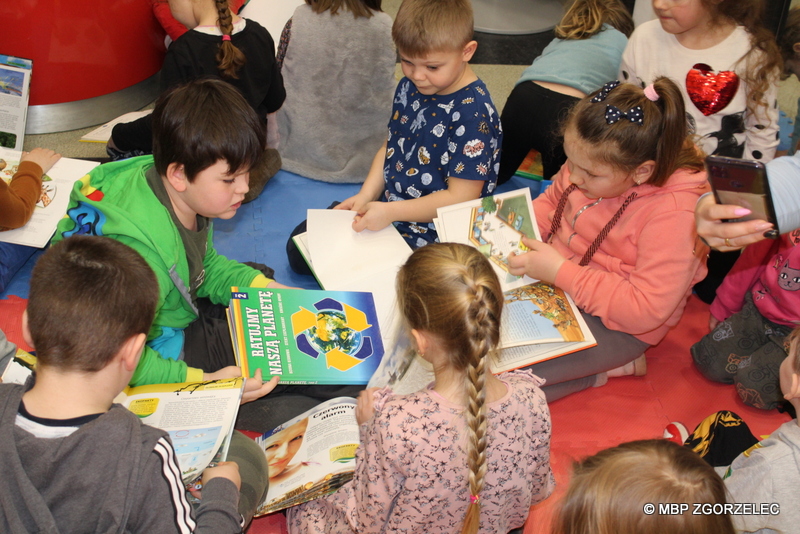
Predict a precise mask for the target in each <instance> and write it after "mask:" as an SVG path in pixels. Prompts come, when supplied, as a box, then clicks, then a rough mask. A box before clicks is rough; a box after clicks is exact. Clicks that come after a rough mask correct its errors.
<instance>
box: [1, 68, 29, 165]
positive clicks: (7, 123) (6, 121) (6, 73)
mask: <svg viewBox="0 0 800 534" xmlns="http://www.w3.org/2000/svg"><path fill="white" fill-rule="evenodd" d="M32 70H33V61H31V60H30V59H25V58H21V57H14V56H6V55H3V54H0V147H5V148H11V149H13V150H22V145H23V141H24V140H25V125H26V123H27V120H28V95H29V93H30V87H31V72H32Z"/></svg>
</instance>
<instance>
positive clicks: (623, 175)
mask: <svg viewBox="0 0 800 534" xmlns="http://www.w3.org/2000/svg"><path fill="white" fill-rule="evenodd" d="M564 150H565V152H566V154H567V162H566V163H565V164H564V166H563V167H561V170H560V171H559V173H558V174H557V175H556V176H555V178H554V179H553V185H552V186H551V187H549V188H548V189H547V190H546V191H545V192H544V193H542V194H541V195H539V197H538V198H536V200H534V201H533V207H534V211H535V213H536V222H537V223H538V225H539V230H540V231H541V234H542V237H543V241H537V240H535V239H527V238H523V243H524V244H525V245H527V246H528V248H529V249H530V251H529V252H526V253H524V254H521V255H519V256H512V257H511V258H510V259H509V266H510V267H511V269H510V271H511V273H512V274H517V275H519V274H523V273H525V274H528V275H529V276H531V277H533V278H536V279H539V280H543V281H545V282H550V283H552V284H555V285H556V286H558V287H560V288H561V289H563V290H564V291H566V292H567V293H569V294H570V295H571V296H572V298H573V299H574V300H575V303H576V304H577V305H578V307H579V308H581V310H582V312H583V317H584V319H586V322H587V324H588V325H589V328H590V329H591V331H592V333H593V334H594V337H595V338H596V340H597V346H596V347H593V348H590V349H586V350H582V351H579V352H575V353H573V354H568V355H566V356H562V357H560V358H555V359H552V360H548V361H545V362H540V363H537V364H534V365H532V366H531V367H530V369H531V370H532V371H533V372H534V373H536V374H537V375H538V376H541V377H542V378H544V379H545V380H546V381H547V386H546V387H545V388H544V391H545V393H546V395H547V400H548V401H549V402H552V401H553V400H555V399H558V398H560V397H563V396H564V395H567V394H569V393H573V392H575V391H580V390H582V389H584V388H587V387H590V386H593V385H594V386H597V385H602V384H604V383H605V380H606V379H607V377H608V376H621V375H624V374H643V371H644V365H642V364H643V363H644V351H645V350H646V349H647V348H648V347H650V346H651V345H655V344H657V343H658V342H659V341H661V340H662V339H663V338H664V336H666V335H667V332H668V331H669V329H670V328H672V327H673V326H675V325H676V324H677V323H678V321H679V320H680V318H681V315H683V310H684V308H685V306H686V301H687V299H688V298H689V295H690V294H691V291H692V285H693V284H695V283H696V282H697V281H699V280H702V278H703V276H705V273H706V255H707V253H708V247H707V246H706V245H705V244H704V243H703V242H702V241H701V240H700V239H699V238H698V237H697V232H696V231H695V225H694V207H695V204H696V202H697V199H698V198H699V197H700V195H702V194H703V193H705V192H706V191H708V184H707V182H706V173H705V171H704V170H703V159H702V154H701V153H700V151H699V150H698V149H697V148H696V147H695V146H694V144H693V143H692V142H691V140H690V138H689V137H688V132H687V123H686V112H685V108H684V105H683V98H682V97H681V93H680V90H679V89H678V87H677V85H675V83H673V82H672V81H671V80H669V79H668V78H663V77H662V78H658V79H656V81H655V82H654V83H653V84H652V85H649V86H647V87H645V88H644V89H642V88H641V87H639V86H637V85H633V84H619V82H609V83H607V84H606V85H605V86H604V87H603V88H602V89H600V90H599V91H597V92H595V93H593V94H592V95H590V96H587V97H586V98H584V99H583V100H581V101H580V102H578V104H576V106H575V107H574V108H573V110H572V113H571V114H570V116H569V118H568V119H567V121H566V124H565V126H564Z"/></svg>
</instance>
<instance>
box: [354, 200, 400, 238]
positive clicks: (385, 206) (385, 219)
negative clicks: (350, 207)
mask: <svg viewBox="0 0 800 534" xmlns="http://www.w3.org/2000/svg"><path fill="white" fill-rule="evenodd" d="M357 211H358V215H356V216H355V218H354V219H353V230H355V231H356V232H360V231H361V230H372V231H373V232H377V231H378V230H383V229H384V228H386V227H387V226H389V225H390V224H392V222H394V218H392V215H391V214H390V213H389V203H388V202H377V201H375V202H370V203H368V204H367V205H366V206H364V208H363V209H361V210H357Z"/></svg>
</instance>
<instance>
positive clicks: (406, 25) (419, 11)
mask: <svg viewBox="0 0 800 534" xmlns="http://www.w3.org/2000/svg"><path fill="white" fill-rule="evenodd" d="M473 31H474V23H473V17H472V4H471V3H470V1H469V0H403V3H402V4H400V9H399V10H398V11H397V16H396V17H395V19H394V24H393V25H392V39H394V44H395V46H396V47H397V49H398V50H399V51H400V53H401V54H405V55H408V56H410V57H413V58H418V57H423V56H426V55H428V54H431V53H436V52H451V51H461V50H462V49H463V48H464V47H465V46H466V44H467V43H468V42H470V41H471V40H472V36H473Z"/></svg>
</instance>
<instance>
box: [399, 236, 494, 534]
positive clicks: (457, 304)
mask: <svg viewBox="0 0 800 534" xmlns="http://www.w3.org/2000/svg"><path fill="white" fill-rule="evenodd" d="M397 293H398V300H399V305H400V310H401V311H402V313H403V316H404V317H405V319H406V322H407V323H408V327H409V328H413V329H417V330H422V331H425V332H428V333H430V334H433V335H434V336H436V338H437V339H438V340H439V341H440V342H441V343H442V345H443V348H444V350H445V351H446V352H447V354H448V355H449V356H450V362H451V364H452V367H453V368H454V369H456V370H458V371H463V372H464V375H465V378H466V380H465V392H464V396H465V398H466V404H467V408H466V410H465V412H464V418H465V421H466V426H467V443H468V446H467V466H468V468H469V475H468V484H469V495H470V497H469V499H470V503H469V505H468V508H467V514H466V517H465V519H464V525H463V527H462V531H461V532H462V534H474V533H476V532H477V531H478V528H479V526H480V509H481V504H480V494H481V491H482V490H483V485H484V480H485V478H486V449H487V445H488V435H487V416H486V378H487V373H489V372H490V370H489V362H490V358H491V356H492V355H493V354H494V351H495V350H496V348H497V344H498V343H499V342H500V316H501V312H502V307H503V292H502V290H501V289H500V282H499V281H498V279H497V275H496V274H495V273H494V270H493V269H492V266H491V264H490V263H489V261H488V260H487V259H486V258H485V257H484V256H483V255H482V254H481V253H480V252H478V251H477V250H476V249H474V248H472V247H469V246H467V245H460V244H456V243H434V244H431V245H427V246H425V247H422V248H420V249H417V250H416V251H415V252H414V253H413V254H412V255H411V257H410V258H409V259H408V261H407V262H406V264H405V265H404V266H403V267H402V268H401V269H400V272H399V273H398V276H397Z"/></svg>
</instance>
